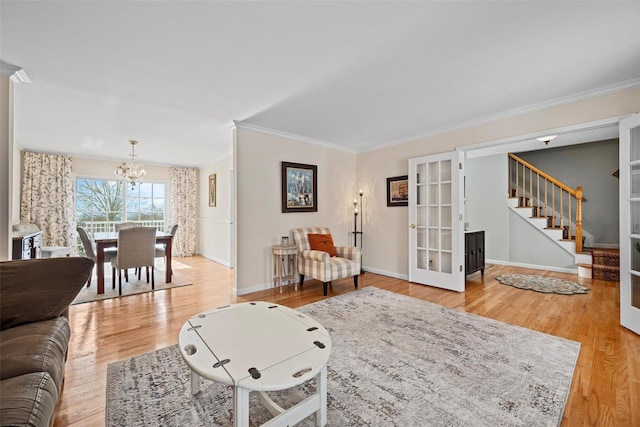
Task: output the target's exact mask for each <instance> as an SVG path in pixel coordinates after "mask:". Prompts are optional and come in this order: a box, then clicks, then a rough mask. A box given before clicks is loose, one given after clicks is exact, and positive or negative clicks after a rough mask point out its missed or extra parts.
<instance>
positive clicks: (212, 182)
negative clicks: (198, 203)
mask: <svg viewBox="0 0 640 427" xmlns="http://www.w3.org/2000/svg"><path fill="white" fill-rule="evenodd" d="M209 206H213V207H215V206H216V174H215V173H213V174H211V175H209Z"/></svg>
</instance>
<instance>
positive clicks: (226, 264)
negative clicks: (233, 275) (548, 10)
mask: <svg viewBox="0 0 640 427" xmlns="http://www.w3.org/2000/svg"><path fill="white" fill-rule="evenodd" d="M196 253H197V254H198V255H200V256H202V257H205V258H206V259H208V260H209V261H213V262H215V263H218V264H220V265H224V266H225V267H228V268H231V263H230V262H229V261H225V260H223V259H218V258H215V257H210V256H207V255H205V254H203V253H202V252H196Z"/></svg>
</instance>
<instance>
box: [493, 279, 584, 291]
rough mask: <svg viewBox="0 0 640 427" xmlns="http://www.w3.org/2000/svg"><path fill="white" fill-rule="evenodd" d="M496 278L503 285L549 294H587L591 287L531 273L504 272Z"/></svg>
mask: <svg viewBox="0 0 640 427" xmlns="http://www.w3.org/2000/svg"><path fill="white" fill-rule="evenodd" d="M496 280H497V281H498V282H500V283H502V284H503V285H509V286H513V287H514V288H518V289H527V290H531V291H536V292H544V293H547V294H563V295H574V294H586V293H587V292H588V291H589V288H586V287H584V286H581V285H579V284H577V283H575V282H569V281H567V280H562V279H557V278H554V277H544V276H532V275H529V274H504V275H502V276H498V277H496Z"/></svg>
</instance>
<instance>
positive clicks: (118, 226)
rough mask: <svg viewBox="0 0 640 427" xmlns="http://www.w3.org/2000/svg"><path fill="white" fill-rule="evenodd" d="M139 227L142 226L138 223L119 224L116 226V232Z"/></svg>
mask: <svg viewBox="0 0 640 427" xmlns="http://www.w3.org/2000/svg"><path fill="white" fill-rule="evenodd" d="M139 226H140V224H139V223H137V222H119V223H117V224H114V227H115V229H116V231H120V230H122V229H123V228H131V227H139Z"/></svg>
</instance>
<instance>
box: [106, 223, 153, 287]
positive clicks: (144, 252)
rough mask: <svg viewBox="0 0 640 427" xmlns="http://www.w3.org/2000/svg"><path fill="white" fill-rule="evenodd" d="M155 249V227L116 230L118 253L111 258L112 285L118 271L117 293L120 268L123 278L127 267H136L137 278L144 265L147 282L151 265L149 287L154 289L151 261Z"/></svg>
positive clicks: (120, 278)
mask: <svg viewBox="0 0 640 427" xmlns="http://www.w3.org/2000/svg"><path fill="white" fill-rule="evenodd" d="M155 250H156V228H155V227H129V228H123V229H121V230H120V231H118V254H117V256H116V257H115V258H113V259H112V260H111V271H112V278H111V281H112V285H113V287H115V284H116V271H117V272H118V294H119V295H122V270H125V278H126V280H127V281H128V280H129V276H128V275H127V274H126V271H127V269H129V268H138V269H139V270H138V280H139V279H140V273H141V271H142V267H146V271H147V283H149V267H151V289H155V276H154V267H153V263H154V261H155Z"/></svg>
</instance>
